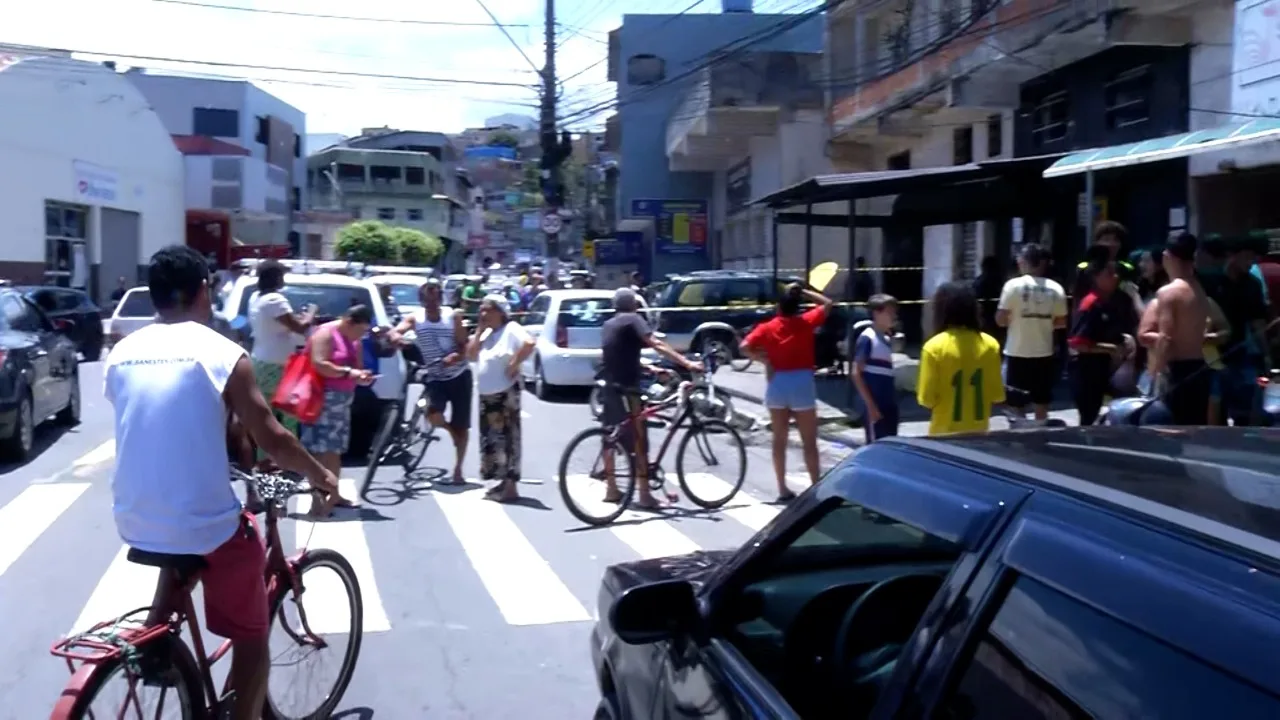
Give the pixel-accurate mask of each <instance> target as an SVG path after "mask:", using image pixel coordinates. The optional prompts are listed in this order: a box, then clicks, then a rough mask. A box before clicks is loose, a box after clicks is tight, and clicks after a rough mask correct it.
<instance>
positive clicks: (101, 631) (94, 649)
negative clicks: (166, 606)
mask: <svg viewBox="0 0 1280 720" xmlns="http://www.w3.org/2000/svg"><path fill="white" fill-rule="evenodd" d="M150 612H151V608H150V607H143V608H138V609H137V610H133V611H131V612H127V613H125V614H124V615H121V616H119V617H117V618H115V619H113V620H107V621H105V622H100V623H98V624H97V625H94V626H93V627H91V628H89V629H88V630H85V631H84V632H80V633H76V634H74V635H71V636H68V637H66V638H63V639H61V640H59V641H57V642H55V643H54V644H53V647H51V648H50V649H49V654H51V655H53V656H54V657H60V658H62V659H64V660H66V662H67V668H68V669H69V670H71V672H75V669H76V667H75V663H76V662H80V663H87V664H95V665H96V664H101V663H104V662H108V661H112V660H116V659H118V658H124V659H125V661H126V662H132V661H134V660H135V655H136V653H137V651H138V648H139V647H141V646H143V645H146V644H147V643H149V642H151V641H153V640H155V639H156V638H158V637H162V636H164V635H167V634H168V633H169V631H170V627H169V624H168V623H165V624H162V625H151V626H148V625H147V624H146V617H147V615H148V614H150Z"/></svg>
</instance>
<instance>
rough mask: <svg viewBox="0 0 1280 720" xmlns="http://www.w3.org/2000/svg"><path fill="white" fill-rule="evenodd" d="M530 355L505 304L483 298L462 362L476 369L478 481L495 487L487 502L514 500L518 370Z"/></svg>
mask: <svg viewBox="0 0 1280 720" xmlns="http://www.w3.org/2000/svg"><path fill="white" fill-rule="evenodd" d="M532 352H533V338H532V337H530V336H529V333H528V332H527V331H525V329H524V328H523V327H521V326H520V324H519V323H516V322H512V320H511V308H510V306H509V305H508V304H507V300H506V299H505V298H503V297H502V296H501V295H486V296H485V297H484V299H482V300H481V301H480V316H479V318H478V320H477V322H476V331H475V333H474V334H473V335H472V336H471V340H470V341H469V342H468V343H467V359H468V360H470V361H471V362H472V363H473V364H474V365H475V366H476V372H475V378H476V389H477V390H478V394H479V395H480V477H481V479H484V480H496V481H497V484H496V485H494V486H493V487H492V488H491V489H490V490H489V492H488V493H487V494H486V497H488V498H489V499H490V500H497V501H498V502H513V501H515V500H518V499H519V498H520V494H519V492H518V491H517V489H516V483H518V482H519V481H520V392H521V388H520V364H521V363H523V362H524V360H525V358H527V357H529V355H530V354H531V353H532Z"/></svg>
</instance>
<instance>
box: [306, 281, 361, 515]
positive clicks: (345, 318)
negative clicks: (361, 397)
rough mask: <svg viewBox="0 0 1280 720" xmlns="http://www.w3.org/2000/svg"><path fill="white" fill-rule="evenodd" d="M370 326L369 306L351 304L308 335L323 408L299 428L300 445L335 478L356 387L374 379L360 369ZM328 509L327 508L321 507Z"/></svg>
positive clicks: (340, 501)
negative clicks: (338, 316)
mask: <svg viewBox="0 0 1280 720" xmlns="http://www.w3.org/2000/svg"><path fill="white" fill-rule="evenodd" d="M372 326H373V311H372V310H371V309H369V306H368V305H352V306H351V307H350V308H348V309H347V311H346V312H345V313H343V315H342V317H340V318H338V319H337V320H334V321H332V322H328V323H325V324H324V325H321V326H320V327H318V328H316V330H315V332H314V333H313V334H312V336H311V365H312V366H313V367H314V368H315V370H316V372H317V373H319V375H320V377H322V378H324V408H323V409H322V410H321V412H320V417H319V418H317V419H316V421H315V422H314V423H310V424H307V423H304V424H303V425H302V434H301V439H302V446H303V447H305V448H306V449H307V451H308V452H310V453H311V454H312V455H315V456H316V459H317V460H319V461H320V464H321V465H324V467H325V469H326V470H329V471H330V472H332V473H333V474H334V475H335V476H336V475H337V474H338V473H340V472H341V471H342V453H344V452H346V451H347V445H348V444H349V443H350V441H351V404H352V402H353V401H354V400H355V393H356V387H357V386H359V385H365V386H368V385H372V384H373V381H374V379H375V378H374V375H373V373H371V372H369V371H368V370H365V369H364V352H363V350H362V348H361V340H362V339H363V338H364V336H365V334H366V333H368V332H369V329H370V328H371V327H372ZM335 498H336V499H335V501H334V502H333V505H338V506H345V507H350V506H351V503H350V502H349V501H347V500H345V499H343V498H339V497H336V496H335ZM328 509H331V507H330V508H324V510H326V511H327V510H328ZM318 514H319V513H318Z"/></svg>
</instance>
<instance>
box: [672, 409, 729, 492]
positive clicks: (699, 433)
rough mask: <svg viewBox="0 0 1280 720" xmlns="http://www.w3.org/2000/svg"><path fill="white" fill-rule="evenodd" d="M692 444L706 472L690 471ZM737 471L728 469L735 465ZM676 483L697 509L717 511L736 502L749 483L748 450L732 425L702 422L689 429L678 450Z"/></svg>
mask: <svg viewBox="0 0 1280 720" xmlns="http://www.w3.org/2000/svg"><path fill="white" fill-rule="evenodd" d="M691 444H692V446H693V449H694V451H695V452H696V453H697V455H698V457H697V459H698V460H701V461H703V462H705V463H706V464H707V471H700V470H692V471H689V469H688V467H687V465H686V463H687V462H688V461H689V460H690V458H688V457H687V453H688V451H689V449H690V445H691ZM734 462H736V463H737V464H738V467H737V470H736V471H735V470H732V469H729V468H731V467H732V463H734ZM676 479H677V480H679V481H680V487H681V488H684V492H685V494H686V495H688V496H689V499H690V500H692V501H693V502H694V504H695V505H697V506H698V507H701V508H705V509H707V510H714V509H715V508H718V507H721V506H722V505H724V504H725V503H727V502H729V501H730V500H731V499H733V496H734V495H737V494H738V490H739V489H741V488H742V482H743V481H744V480H746V479H747V446H746V444H745V443H743V442H742V436H741V435H739V434H738V431H737V430H734V429H733V426H732V425H730V424H729V423H726V422H723V421H721V420H703V421H700V422H697V423H695V424H693V425H692V426H690V427H689V429H688V431H686V432H685V434H684V437H682V438H680V446H679V447H677V448H676Z"/></svg>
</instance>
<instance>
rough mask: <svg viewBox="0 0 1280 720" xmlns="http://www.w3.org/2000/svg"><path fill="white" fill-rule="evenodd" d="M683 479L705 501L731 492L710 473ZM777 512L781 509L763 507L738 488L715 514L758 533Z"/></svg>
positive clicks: (729, 488)
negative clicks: (725, 516)
mask: <svg viewBox="0 0 1280 720" xmlns="http://www.w3.org/2000/svg"><path fill="white" fill-rule="evenodd" d="M684 479H685V482H687V483H688V484H689V489H690V490H692V491H693V493H694V494H695V495H697V496H698V497H701V498H703V499H706V500H718V499H720V498H722V497H724V496H725V495H728V494H729V492H730V491H732V490H733V486H732V485H730V484H729V483H727V482H725V481H724V480H721V479H720V478H718V477H716V476H715V475H712V474H711V473H685V476H684ZM779 512H782V510H781V508H778V507H776V506H771V505H765V504H764V503H762V502H760V501H759V500H757V499H755V498H753V497H751V496H750V495H748V494H746V493H745V492H742V488H738V493H737V494H736V495H734V496H733V499H732V500H730V501H729V502H727V503H725V504H724V506H723V507H721V508H720V509H719V510H717V511H716V514H718V515H728V516H729V517H731V518H733V519H734V520H737V521H738V522H740V523H742V524H743V525H746V526H747V527H749V528H751V529H752V530H755V531H759V530H761V529H762V528H764V526H765V525H768V524H769V523H770V522H772V521H773V519H774V518H775V517H777V516H778V513H779Z"/></svg>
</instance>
